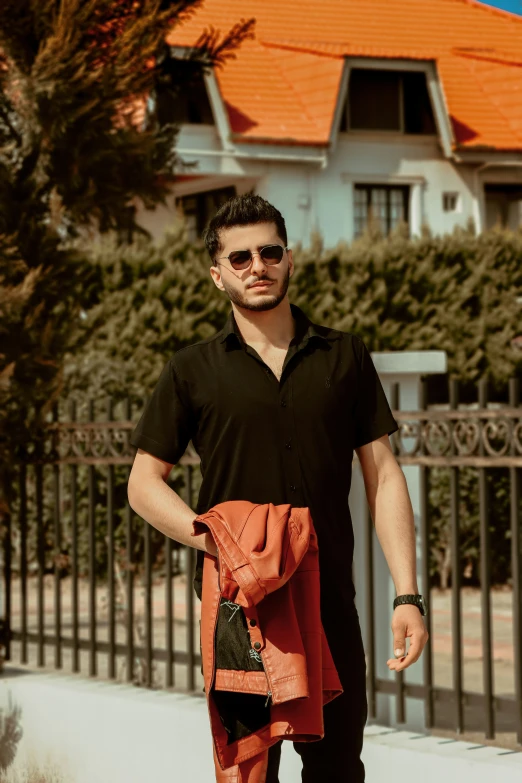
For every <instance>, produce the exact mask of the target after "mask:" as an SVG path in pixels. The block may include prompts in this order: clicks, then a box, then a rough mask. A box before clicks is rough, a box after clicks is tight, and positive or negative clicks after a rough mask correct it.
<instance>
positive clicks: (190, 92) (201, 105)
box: [150, 47, 214, 125]
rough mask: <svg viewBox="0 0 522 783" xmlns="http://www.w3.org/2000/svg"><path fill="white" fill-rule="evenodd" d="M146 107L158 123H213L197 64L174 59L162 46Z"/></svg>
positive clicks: (203, 81) (206, 93) (202, 77)
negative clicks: (156, 72)
mask: <svg viewBox="0 0 522 783" xmlns="http://www.w3.org/2000/svg"><path fill="white" fill-rule="evenodd" d="M150 110H151V111H153V112H154V113H155V115H156V117H157V119H158V121H159V122H160V124H161V125H164V124H167V123H173V124H175V125H184V124H192V125H214V116H213V114H212V109H211V106H210V101H209V98H208V92H207V87H206V84H205V79H204V76H203V72H202V70H201V66H200V65H199V63H196V62H193V61H191V60H188V59H180V58H177V57H175V56H173V55H172V54H171V53H170V50H169V47H166V48H165V49H164V51H163V52H162V54H161V56H160V62H159V74H158V78H157V82H156V85H155V88H154V93H153V96H152V100H151V105H150Z"/></svg>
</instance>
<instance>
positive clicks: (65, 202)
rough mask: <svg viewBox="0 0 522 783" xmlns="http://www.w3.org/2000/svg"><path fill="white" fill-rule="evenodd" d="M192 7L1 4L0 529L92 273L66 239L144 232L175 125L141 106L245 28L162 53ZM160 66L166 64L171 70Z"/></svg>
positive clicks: (169, 1)
mask: <svg viewBox="0 0 522 783" xmlns="http://www.w3.org/2000/svg"><path fill="white" fill-rule="evenodd" d="M200 4H201V3H200V0H177V1H176V2H175V1H174V0H118V2H115V1H114V0H40V1H39V2H38V3H35V2H33V0H2V2H1V3H0V465H2V475H1V476H0V520H1V519H2V518H4V521H5V519H6V517H7V515H8V513H9V497H8V492H9V488H10V487H11V485H12V482H13V473H12V472H13V465H14V463H15V461H16V460H17V459H18V458H23V457H24V454H25V452H26V451H27V448H28V444H29V443H30V442H32V441H34V439H35V436H36V433H37V432H38V431H39V429H40V427H41V425H42V422H43V420H44V419H45V417H46V414H47V412H48V411H49V409H50V407H51V405H52V404H53V402H54V400H55V399H56V398H57V397H58V395H59V394H60V391H61V388H62V385H63V369H62V368H63V356H64V353H65V351H66V350H67V345H68V340H69V336H70V333H71V330H72V327H73V325H74V323H75V322H76V320H77V317H78V313H79V311H80V308H81V307H82V306H83V304H84V303H85V300H86V298H87V300H88V298H89V296H90V292H91V291H92V287H93V285H95V280H94V278H93V274H95V272H96V270H93V269H92V268H91V266H90V264H89V263H88V261H87V260H86V258H85V257H84V256H83V254H82V253H81V252H79V250H78V249H77V247H75V246H74V245H73V246H71V241H72V240H74V238H75V237H77V236H79V235H83V236H85V235H86V233H88V232H90V233H91V234H93V233H96V232H105V231H108V230H114V231H115V232H117V234H118V235H122V234H124V235H125V236H126V237H129V236H131V237H132V236H133V235H134V234H136V233H137V232H139V230H140V229H139V226H138V225H137V223H136V220H135V210H136V206H135V204H136V202H137V201H141V202H142V203H143V204H144V205H145V206H146V207H148V208H151V207H153V206H154V205H155V204H157V203H160V202H162V201H164V199H165V196H166V194H167V192H168V190H169V187H170V183H171V181H172V179H173V170H174V166H175V164H176V163H177V155H176V150H175V141H176V135H177V128H176V126H175V125H173V124H167V125H164V124H161V123H160V122H159V120H158V116H157V112H156V113H155V112H154V111H152V110H149V109H148V108H147V107H148V106H149V102H148V98H149V97H151V96H154V94H155V91H156V90H157V89H160V88H162V89H164V88H165V84H166V81H167V83H168V84H167V86H168V89H170V90H171V92H172V95H173V96H174V97H175V96H177V95H180V94H181V93H182V92H183V91H184V90H185V91H186V90H187V89H190V87H191V84H192V83H193V82H194V79H196V78H197V77H198V75H200V74H201V72H202V70H205V69H208V68H210V67H212V66H220V65H222V64H223V63H224V62H225V61H226V59H227V58H228V57H233V56H234V50H235V49H236V48H237V47H238V46H239V45H240V44H241V42H242V41H243V40H244V39H245V38H246V37H249V36H251V34H252V26H253V22H252V20H250V21H248V22H244V21H239V22H238V23H237V24H236V25H235V26H234V27H233V28H232V29H231V30H230V31H226V32H225V33H224V35H222V36H221V35H220V33H219V32H217V31H216V30H213V29H210V30H208V31H206V32H204V33H203V34H202V35H201V37H200V39H199V41H198V42H197V44H196V46H195V47H194V48H193V49H192V50H191V51H189V52H187V54H186V56H184V57H182V58H179V59H177V60H172V58H169V57H168V55H169V52H170V50H169V49H168V47H167V46H166V43H165V41H166V37H167V34H168V33H170V32H171V31H172V29H173V28H174V27H175V26H176V25H179V24H183V22H185V21H186V20H187V19H188V17H189V16H190V15H191V14H192V13H193V12H194V11H195V10H196V9H197V7H198V6H199V5H200ZM167 61H168V68H167V67H166V62H167Z"/></svg>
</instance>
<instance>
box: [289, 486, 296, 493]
mask: <svg viewBox="0 0 522 783" xmlns="http://www.w3.org/2000/svg"><path fill="white" fill-rule="evenodd" d="M290 489H291V490H292V492H294V491H295V484H290Z"/></svg>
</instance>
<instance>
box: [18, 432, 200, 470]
mask: <svg viewBox="0 0 522 783" xmlns="http://www.w3.org/2000/svg"><path fill="white" fill-rule="evenodd" d="M135 426H136V422H133V421H102V422H100V421H97V422H75V421H68V422H52V423H51V424H48V425H47V427H46V428H45V437H44V439H43V441H42V444H41V446H40V450H39V452H37V453H35V455H34V457H33V459H31V460H30V461H31V462H33V463H38V462H52V463H63V464H69V465H132V463H133V461H134V456H135V453H136V449H135V447H134V446H133V445H132V444H131V443H130V435H131V432H132V430H133V429H134V428H135ZM199 461H200V460H199V456H198V455H197V453H196V451H195V449H194V446H193V444H192V442H190V443H189V446H188V448H187V450H186V452H185V454H184V455H183V457H182V458H181V459H180V460H179V462H180V464H182V465H195V464H199Z"/></svg>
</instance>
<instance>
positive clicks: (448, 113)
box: [140, 0, 522, 245]
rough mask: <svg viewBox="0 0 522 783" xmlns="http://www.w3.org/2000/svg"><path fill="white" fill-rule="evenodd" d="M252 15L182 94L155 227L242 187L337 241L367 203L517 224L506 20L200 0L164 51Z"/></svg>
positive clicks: (200, 217)
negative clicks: (175, 159)
mask: <svg viewBox="0 0 522 783" xmlns="http://www.w3.org/2000/svg"><path fill="white" fill-rule="evenodd" d="M250 17H255V18H256V26H255V39H253V40H247V41H245V42H244V43H243V44H242V46H241V48H240V50H239V51H238V54H237V58H236V59H235V60H231V61H229V62H227V64H226V65H225V66H224V68H222V69H220V70H216V71H215V72H214V73H212V74H211V75H210V76H208V77H205V78H204V79H202V82H201V85H200V88H199V89H195V90H193V91H191V94H190V95H187V96H184V98H183V100H182V101H180V100H177V101H175V102H174V101H172V99H171V100H170V101H169V99H168V96H165V97H164V98H162V101H163V107H162V111H163V112H164V115H165V117H171V118H175V119H176V120H177V121H179V122H180V123H181V131H180V135H179V139H178V150H179V153H180V156H181V157H182V158H183V159H184V160H185V161H194V162H195V163H196V164H197V165H196V167H195V168H194V169H193V171H192V173H191V174H190V175H184V176H181V178H180V179H179V180H178V181H176V183H175V185H174V186H173V190H172V198H171V200H170V201H169V203H168V205H167V207H166V208H158V209H156V210H155V211H154V212H145V211H142V212H140V221H141V222H142V224H143V225H144V226H146V227H147V228H149V230H150V231H151V232H152V233H153V235H155V236H160V235H161V234H162V233H163V230H164V229H165V228H166V227H167V226H168V224H169V223H171V222H172V219H173V215H174V212H175V210H176V209H178V210H180V211H182V212H183V213H184V214H185V216H186V218H187V221H188V223H189V226H190V232H191V234H192V235H193V236H194V237H196V236H197V235H198V234H199V233H200V232H201V230H202V229H203V227H204V225H205V223H206V221H207V220H208V218H209V217H210V216H211V214H212V213H213V211H214V210H215V209H216V207H217V206H218V205H219V204H221V203H222V201H223V200H225V199H226V198H228V197H229V196H230V195H232V194H234V193H242V192H245V191H247V190H250V189H252V188H254V189H255V191H256V192H257V193H259V194H261V195H262V196H264V197H265V198H267V199H268V200H269V201H271V202H272V203H273V204H275V205H276V206H277V207H278V208H279V209H280V210H281V211H282V213H283V215H284V217H285V219H286V222H287V227H288V233H289V242H290V243H295V242H297V241H301V242H303V243H304V244H305V245H307V244H308V242H309V240H310V235H311V232H313V231H319V232H320V233H321V234H322V235H323V238H324V241H325V244H326V245H332V244H335V243H336V242H337V241H339V240H347V241H351V240H352V239H353V238H354V237H356V236H357V235H358V234H359V233H360V232H361V231H362V230H363V229H364V226H365V224H366V223H367V221H368V219H369V217H370V215H371V216H373V217H374V218H376V219H378V220H379V221H381V225H382V226H383V227H384V228H385V229H390V228H391V227H393V226H394V225H395V224H396V223H397V222H398V221H399V220H401V219H402V220H405V221H406V222H407V223H408V225H409V229H410V233H411V235H415V234H418V233H419V231H420V229H421V225H422V224H423V223H426V224H428V225H429V226H430V228H431V229H432V230H433V231H434V232H435V233H444V232H447V231H451V230H452V229H453V227H454V226H456V225H465V224H466V222H467V221H468V218H469V217H473V218H474V220H475V225H476V226H477V227H478V229H479V230H484V229H487V228H489V227H491V226H493V225H495V224H496V223H500V224H502V225H507V226H510V227H512V228H516V227H518V226H519V224H520V223H521V222H522V17H517V16H515V15H513V14H509V13H507V12H503V11H498V10H496V9H492V8H491V7H489V6H485V5H483V4H481V3H478V2H475V1H474V0H429V2H428V0H320V2H318V1H317V0H315V1H314V2H311V0H262V2H261V0H212V1H211V2H208V0H207V2H206V3H205V4H204V5H203V6H202V8H201V9H200V10H199V11H198V12H197V13H196V14H195V15H194V17H193V18H192V19H191V20H190V21H189V22H187V23H185V24H183V25H182V26H181V27H179V29H178V28H177V29H176V30H174V31H173V33H172V36H171V39H170V40H169V44H170V45H171V47H172V49H171V51H172V56H173V57H176V56H180V55H181V53H182V51H183V49H184V48H185V47H188V46H191V45H193V44H194V43H195V41H196V40H197V38H198V36H199V34H200V33H201V31H202V30H203V29H204V28H208V27H209V26H210V25H212V26H213V27H215V28H217V29H219V30H220V31H221V32H222V33H223V34H224V33H226V32H227V31H228V30H229V29H230V28H231V27H232V25H233V24H234V23H235V22H237V21H238V20H239V19H241V18H250Z"/></svg>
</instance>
